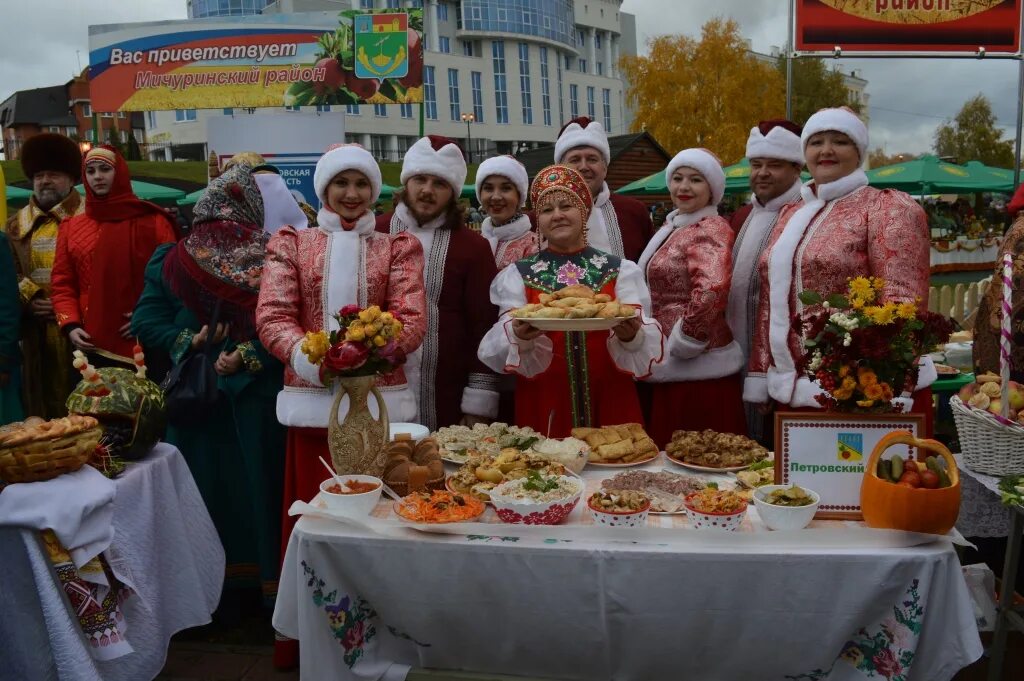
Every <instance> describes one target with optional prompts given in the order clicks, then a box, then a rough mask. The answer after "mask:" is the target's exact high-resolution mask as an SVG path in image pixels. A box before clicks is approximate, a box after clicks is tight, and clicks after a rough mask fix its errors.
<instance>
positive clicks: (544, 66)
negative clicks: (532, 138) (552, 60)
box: [539, 45, 551, 125]
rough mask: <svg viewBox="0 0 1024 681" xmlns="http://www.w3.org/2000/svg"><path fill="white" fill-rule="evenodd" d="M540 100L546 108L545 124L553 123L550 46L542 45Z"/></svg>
mask: <svg viewBox="0 0 1024 681" xmlns="http://www.w3.org/2000/svg"><path fill="white" fill-rule="evenodd" d="M539 49H540V101H541V106H542V107H543V108H544V125H551V81H550V80H549V79H548V48H547V47H545V46H543V45H541V46H540V48H539Z"/></svg>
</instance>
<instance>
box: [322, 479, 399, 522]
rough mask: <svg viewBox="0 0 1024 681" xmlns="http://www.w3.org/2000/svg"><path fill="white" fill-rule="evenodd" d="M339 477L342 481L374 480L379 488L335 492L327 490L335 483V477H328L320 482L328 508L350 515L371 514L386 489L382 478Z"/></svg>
mask: <svg viewBox="0 0 1024 681" xmlns="http://www.w3.org/2000/svg"><path fill="white" fill-rule="evenodd" d="M338 477H339V478H341V481H342V482H348V481H349V480H355V481H357V482H373V483H376V484H377V489H374V490H370V491H369V492H363V493H362V494H335V493H333V492H328V491H327V488H328V487H330V486H331V485H333V484H334V483H335V480H334V478H328V479H326V480H324V481H323V482H321V483H320V498H321V499H323V500H324V503H325V504H327V508H329V509H330V510H332V511H337V512H339V513H341V514H343V515H348V516H362V515H370V513H371V512H372V511H373V508H374V507H375V506H376V505H377V502H378V501H380V494H381V492H382V491H383V489H384V488H383V486H382V483H381V479H380V478H375V477H373V476H372V475H339V476H338Z"/></svg>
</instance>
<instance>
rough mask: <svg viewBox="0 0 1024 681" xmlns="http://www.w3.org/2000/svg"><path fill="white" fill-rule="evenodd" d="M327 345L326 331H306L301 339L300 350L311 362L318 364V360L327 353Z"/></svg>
mask: <svg viewBox="0 0 1024 681" xmlns="http://www.w3.org/2000/svg"><path fill="white" fill-rule="evenodd" d="M329 347H330V342H329V341H328V339H327V333H326V332H324V331H307V332H306V337H305V339H304V340H303V341H302V352H303V354H305V355H306V357H307V358H308V359H309V361H310V363H311V364H319V363H320V360H322V359H323V357H324V355H326V354H327V350H328V348H329Z"/></svg>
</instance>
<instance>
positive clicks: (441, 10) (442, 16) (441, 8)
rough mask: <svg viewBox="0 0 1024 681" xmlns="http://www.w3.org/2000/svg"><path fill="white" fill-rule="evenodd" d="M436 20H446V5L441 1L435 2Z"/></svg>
mask: <svg viewBox="0 0 1024 681" xmlns="http://www.w3.org/2000/svg"><path fill="white" fill-rule="evenodd" d="M437 20H438V21H448V5H447V4H445V3H443V2H439V3H437Z"/></svg>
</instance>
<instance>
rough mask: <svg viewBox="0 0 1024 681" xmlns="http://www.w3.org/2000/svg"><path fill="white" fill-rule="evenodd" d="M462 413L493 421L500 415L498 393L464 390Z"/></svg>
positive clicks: (471, 389)
mask: <svg viewBox="0 0 1024 681" xmlns="http://www.w3.org/2000/svg"><path fill="white" fill-rule="evenodd" d="M461 408H462V413H463V414H469V415H472V416H483V417H486V418H489V419H493V418H494V417H495V416H497V415H498V393H497V392H495V391H494V390H482V389H481V388H470V387H468V386H467V387H465V388H463V389H462V404H461Z"/></svg>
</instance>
